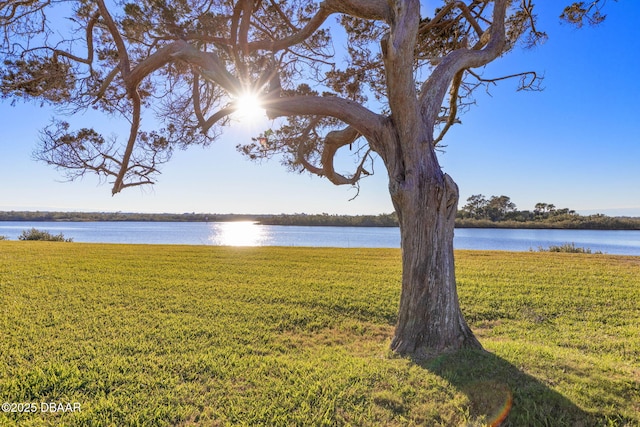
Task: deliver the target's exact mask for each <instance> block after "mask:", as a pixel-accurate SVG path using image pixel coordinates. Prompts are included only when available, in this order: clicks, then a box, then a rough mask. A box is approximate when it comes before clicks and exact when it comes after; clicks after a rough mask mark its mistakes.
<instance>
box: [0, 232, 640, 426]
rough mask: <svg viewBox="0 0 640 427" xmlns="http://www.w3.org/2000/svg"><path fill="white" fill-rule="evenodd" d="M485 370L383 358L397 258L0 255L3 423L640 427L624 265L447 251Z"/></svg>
mask: <svg viewBox="0 0 640 427" xmlns="http://www.w3.org/2000/svg"><path fill="white" fill-rule="evenodd" d="M456 260H457V279H458V283H459V294H460V300H461V304H462V307H463V311H464V312H465V315H466V316H467V318H468V319H469V321H470V324H471V325H472V327H473V328H474V330H475V331H476V333H477V334H478V335H479V337H480V338H481V341H482V343H483V344H484V345H485V347H486V348H487V349H488V350H490V352H491V353H464V352H463V353H459V354H456V355H451V356H447V357H442V358H439V359H437V360H431V361H428V362H423V363H414V362H412V361H410V360H407V359H404V358H397V357H395V356H394V355H393V354H391V353H390V352H389V350H388V346H389V342H390V338H391V335H392V333H393V324H394V322H395V317H396V312H397V304H398V299H399V292H400V274H401V272H400V251H399V250H394V249H334V248H223V247H198V246H156V245H98V244H80V243H49V242H10V241H6V242H5V241H3V242H0V291H1V292H0V307H2V308H1V309H0V334H1V335H0V336H1V340H0V357H1V359H2V364H0V400H1V401H2V402H36V403H40V402H61V403H67V402H69V403H74V402H78V403H80V404H81V405H82V410H81V412H68V413H60V412H59V413H42V412H36V413H35V414H18V413H0V425H21V426H22V425H32V426H40V425H47V426H48V425H50V426H53V425H71V426H82V425H94V426H111V425H114V426H124V425H148V426H156V425H305V426H306V425H364V426H367V425H370V426H374V425H483V424H486V423H490V422H492V421H493V420H496V419H498V418H500V417H501V414H503V413H505V408H506V407H507V406H508V405H507V403H509V402H511V403H512V405H511V410H510V413H509V415H508V417H507V419H506V423H507V424H508V425H514V426H516V425H579V424H582V425H638V424H639V423H640V418H639V416H638V413H640V405H639V403H638V402H640V390H639V386H638V384H639V383H640V365H639V363H638V360H639V358H640V331H639V326H638V325H640V302H639V301H640V258H638V257H619V256H603V255H583V254H550V253H507V252H474V251H460V252H457V253H456Z"/></svg>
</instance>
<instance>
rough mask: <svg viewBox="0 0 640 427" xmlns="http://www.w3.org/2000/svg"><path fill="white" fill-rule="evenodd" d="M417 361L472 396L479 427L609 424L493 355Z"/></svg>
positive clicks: (472, 410)
mask: <svg viewBox="0 0 640 427" xmlns="http://www.w3.org/2000/svg"><path fill="white" fill-rule="evenodd" d="M416 363H417V364H418V365H419V366H422V367H423V368H425V369H428V370H429V371H431V372H433V373H434V374H436V375H438V376H440V377H442V378H444V379H446V380H447V381H449V382H450V383H451V384H452V385H453V386H455V387H456V388H457V389H458V390H460V391H461V392H463V393H464V394H466V395H467V397H468V399H469V402H470V407H469V411H470V416H471V420H476V421H477V422H478V425H483V424H485V425H491V426H514V427H516V426H517V427H520V426H554V427H555V426H572V427H574V426H576V427H579V426H585V427H587V426H597V425H602V424H603V423H605V424H606V422H605V421H604V420H602V419H598V418H597V417H595V416H594V415H593V414H589V413H587V412H585V411H583V410H582V409H580V408H579V407H577V406H576V405H575V404H574V403H573V402H571V401H570V400H569V399H567V398H566V397H564V396H563V395H562V394H560V393H558V392H557V391H555V390H552V389H550V388H549V387H547V386H546V385H545V384H543V383H541V382H540V381H539V380H538V379H536V378H534V377H532V376H530V375H527V374H525V373H524V372H522V371H521V370H520V369H518V368H517V367H516V366H514V365H512V364H511V363H509V362H508V361H506V360H504V359H502V358H500V357H498V356H496V355H494V354H491V353H489V352H485V351H477V350H463V351H459V352H456V353H452V354H448V355H444V356H440V357H438V358H435V359H430V360H427V361H421V362H416ZM471 425H476V424H475V423H472V424H471Z"/></svg>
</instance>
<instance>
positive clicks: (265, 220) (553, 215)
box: [0, 208, 640, 230]
mask: <svg viewBox="0 0 640 427" xmlns="http://www.w3.org/2000/svg"><path fill="white" fill-rule="evenodd" d="M0 221H31V222H44V221H61V222H63V221H79V222H91V221H140V222H229V221H255V222H258V223H260V224H265V225H299V226H334V227H397V226H398V219H397V216H396V214H395V213H388V214H380V215H331V214H327V213H323V214H302V213H300V214H279V215H251V214H203V213H183V214H172V213H128V212H47V211H44V212H43V211H5V212H2V211H0ZM456 227H457V228H558V229H588V230H640V218H638V217H610V216H606V215H602V214H596V215H579V214H576V213H575V212H567V211H566V210H564V209H560V210H557V211H551V212H543V213H542V214H540V213H529V212H528V211H515V210H514V211H511V212H509V213H508V214H507V215H504V217H502V218H490V217H489V218H487V217H480V218H474V217H471V215H469V214H468V211H465V210H464V208H463V209H462V210H461V211H460V212H459V213H458V216H457V218H456Z"/></svg>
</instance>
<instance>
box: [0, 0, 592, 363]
mask: <svg viewBox="0 0 640 427" xmlns="http://www.w3.org/2000/svg"><path fill="white" fill-rule="evenodd" d="M434 3H435V2H424V4H421V2H420V1H418V0H324V1H321V2H315V1H310V0H292V1H284V0H238V1H232V0H137V1H131V2H126V1H118V2H108V1H107V0H76V1H63V0H5V1H0V26H1V28H2V30H3V39H2V42H1V43H2V45H1V49H2V55H3V56H4V63H3V66H2V67H3V69H2V83H1V85H2V86H1V88H2V91H1V94H2V96H3V97H4V98H10V99H14V100H15V99H19V98H22V97H25V98H35V99H37V100H39V101H41V102H45V103H50V104H53V105H54V106H56V107H58V110H59V111H60V112H63V113H73V112H77V111H83V110H88V109H95V110H98V111H99V112H101V113H103V114H104V115H106V116H108V117H109V118H110V119H113V118H118V119H121V120H124V121H125V122H126V123H127V124H128V128H129V132H128V135H124V138H123V139H122V141H120V140H119V139H118V138H116V137H108V138H107V137H104V136H103V135H101V134H100V132H99V131H98V130H96V129H92V128H82V129H77V130H74V129H72V126H71V125H70V124H69V123H67V122H66V121H63V120H60V119H58V120H56V121H54V122H53V123H52V125H51V126H49V127H48V128H46V129H45V130H43V133H42V140H41V144H40V146H39V149H38V155H37V156H38V157H39V158H40V159H41V160H44V161H45V162H47V163H49V164H51V165H54V166H56V167H59V168H62V169H63V170H64V171H65V173H66V174H67V175H68V176H69V177H70V178H74V177H78V176H82V175H84V174H86V173H88V172H93V173H95V174H97V175H98V176H100V177H101V179H103V180H106V181H109V182H110V183H111V184H112V192H113V193H114V194H115V193H118V192H120V191H121V190H122V189H124V188H127V187H131V186H138V185H143V184H151V183H153V182H154V180H155V177H156V175H157V173H158V172H159V166H160V165H161V164H162V163H164V162H166V161H168V160H169V158H170V157H171V153H172V151H173V150H174V149H176V148H177V147H180V148H184V147H188V146H193V145H207V144H209V143H210V142H211V141H213V140H215V139H216V138H217V137H219V136H220V135H221V134H222V132H223V129H224V128H225V127H226V126H228V125H229V124H230V123H231V116H232V115H233V113H234V112H235V111H236V110H237V109H238V108H239V105H240V101H241V100H242V99H243V97H246V96H248V95H252V96H255V97H257V98H258V100H259V102H260V103H261V105H262V106H263V107H264V108H265V110H266V114H267V115H268V116H269V118H271V119H273V122H272V123H273V124H272V126H271V129H267V130H265V132H264V133H262V134H261V135H256V138H254V139H252V140H251V141H247V143H246V144H241V145H239V146H238V148H239V150H240V151H241V152H243V153H245V154H246V155H248V156H249V157H251V158H253V159H261V158H265V157H271V156H274V155H278V156H279V157H280V158H281V160H282V161H283V162H284V163H285V164H286V165H287V166H288V167H290V168H291V169H293V170H301V169H304V170H307V171H309V172H310V173H312V174H316V175H319V176H323V177H325V178H327V179H328V180H329V181H331V182H332V183H334V184H337V185H343V184H345V185H355V186H357V185H358V182H359V180H360V179H362V178H364V177H366V176H367V175H369V174H371V173H372V172H373V171H372V167H371V165H372V159H373V156H378V157H379V158H380V159H381V160H382V162H383V163H384V165H385V166H386V172H387V174H388V177H389V193H390V195H391V200H392V201H393V205H394V207H395V210H396V212H397V215H398V220H399V223H400V231H401V245H402V293H401V299H400V308H399V316H398V322H397V326H396V330H395V336H394V337H393V340H392V344H391V346H392V348H393V350H395V351H396V352H398V353H401V354H411V355H414V356H418V357H424V356H428V355H434V354H438V353H442V352H446V351H452V350H455V349H459V348H462V347H475V348H479V347H480V343H479V342H478V341H477V340H476V338H475V337H474V335H473V333H472V332H471V330H470V329H469V327H468V326H467V323H466V322H465V320H464V318H463V316H462V313H461V311H460V306H459V303H458V297H457V293H456V281H455V274H454V255H453V227H454V218H455V213H456V209H457V204H458V188H457V186H456V184H455V182H454V181H453V179H452V178H451V177H450V176H448V175H447V174H445V173H443V171H442V169H441V168H440V165H439V163H438V158H437V151H436V150H437V147H438V144H439V143H440V142H441V141H442V140H443V137H444V135H445V134H446V133H447V131H448V130H449V129H450V128H451V127H452V126H453V125H455V124H456V123H458V122H459V119H458V116H459V114H460V112H461V111H462V110H464V109H465V107H467V106H468V105H469V103H470V102H471V101H472V98H471V96H472V94H473V91H474V90H476V89H477V88H479V87H482V86H483V85H486V84H489V83H494V82H496V81H497V80H499V79H501V78H502V77H500V76H497V77H495V78H493V79H489V78H486V77H483V74H482V73H481V71H479V69H481V68H482V67H483V66H485V65H486V64H489V63H490V62H492V61H494V60H496V59H497V58H499V57H500V56H502V55H504V54H505V53H507V52H508V51H509V50H511V49H513V48H514V46H516V44H517V43H518V41H522V42H524V43H525V44H527V45H531V44H535V43H536V42H538V41H539V40H541V39H543V38H544V37H545V34H544V33H542V32H540V31H539V30H538V29H537V28H536V26H535V25H536V23H535V14H534V5H533V1H532V0H517V1H515V0H465V1H450V0H446V1H440V2H438V3H439V5H438V6H439V7H438V8H437V9H434V7H435V5H434ZM425 4H426V5H429V6H430V8H428V7H426V6H425ZM600 6H601V5H600V4H599V2H598V1H595V2H590V3H589V4H587V5H585V4H584V3H583V2H580V3H575V4H573V5H571V6H569V7H567V8H566V9H565V10H564V12H563V17H564V18H565V19H567V20H569V21H572V22H576V23H582V22H583V20H584V19H587V20H591V21H592V22H597V21H598V20H600V19H602V16H601V15H600V14H599V7H600ZM336 17H337V18H338V19H335V18H336ZM342 47H344V49H342ZM518 76H519V77H520V87H521V88H534V87H535V86H536V83H537V77H536V75H535V73H522V74H519V75H518ZM511 77H513V76H511ZM154 116H155V118H154ZM158 122H160V123H162V126H160V128H157V126H156V128H153V127H154V124H155V123H158ZM347 150H350V151H349V152H350V153H351V154H352V155H353V156H355V157H356V162H355V163H354V171H353V173H351V174H346V173H339V172H338V171H337V170H336V167H335V166H334V165H335V163H334V159H335V158H336V155H337V153H338V152H339V151H340V152H345V151H347Z"/></svg>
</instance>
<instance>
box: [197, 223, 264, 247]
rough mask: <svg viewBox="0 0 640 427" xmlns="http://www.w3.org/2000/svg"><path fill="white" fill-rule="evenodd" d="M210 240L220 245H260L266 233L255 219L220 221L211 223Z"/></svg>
mask: <svg viewBox="0 0 640 427" xmlns="http://www.w3.org/2000/svg"><path fill="white" fill-rule="evenodd" d="M211 228H212V230H211V235H210V237H209V241H210V242H211V244H213V245H220V246H260V244H261V243H262V242H263V240H264V239H265V233H264V230H263V228H262V226H261V225H260V224H257V223H255V222H253V221H234V222H219V223H213V224H211Z"/></svg>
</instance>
